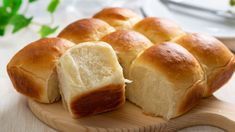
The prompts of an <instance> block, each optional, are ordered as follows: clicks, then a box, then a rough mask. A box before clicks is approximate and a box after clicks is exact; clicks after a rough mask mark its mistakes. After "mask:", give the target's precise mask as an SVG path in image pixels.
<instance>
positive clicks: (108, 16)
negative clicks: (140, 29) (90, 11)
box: [93, 7, 141, 29]
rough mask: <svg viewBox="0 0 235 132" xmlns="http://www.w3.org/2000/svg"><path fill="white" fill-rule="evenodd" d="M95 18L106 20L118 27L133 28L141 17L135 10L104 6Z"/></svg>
mask: <svg viewBox="0 0 235 132" xmlns="http://www.w3.org/2000/svg"><path fill="white" fill-rule="evenodd" d="M93 17H94V18H98V19H101V20H103V21H106V22H107V23H109V24H110V25H111V26H113V27H115V28H116V29H131V28H132V27H133V26H134V25H135V24H136V23H137V22H139V21H140V20H141V18H140V17H139V16H138V15H137V14H136V13H135V12H133V11H131V10H129V9H125V8H119V7H111V8H104V9H103V10H101V11H100V12H98V13H96V14H95V15H94V16H93Z"/></svg>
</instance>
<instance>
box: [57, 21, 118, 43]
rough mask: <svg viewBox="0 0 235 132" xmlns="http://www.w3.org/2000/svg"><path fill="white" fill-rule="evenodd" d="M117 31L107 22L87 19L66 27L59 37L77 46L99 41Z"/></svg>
mask: <svg viewBox="0 0 235 132" xmlns="http://www.w3.org/2000/svg"><path fill="white" fill-rule="evenodd" d="M114 30H115V29H114V28H113V27H112V26H110V25H109V24H107V23H106V22H105V21H102V20H99V19H95V18H87V19H81V20H78V21H75V22H73V23H71V24H69V25H68V26H67V27H65V28H64V29H63V30H62V31H61V32H60V33H59V35H58V37H59V38H65V39H67V40H70V41H72V42H74V43H76V44H78V43H81V42H87V41H98V40H100V39H101V38H102V37H103V36H105V35H106V34H109V33H111V32H113V31H114Z"/></svg>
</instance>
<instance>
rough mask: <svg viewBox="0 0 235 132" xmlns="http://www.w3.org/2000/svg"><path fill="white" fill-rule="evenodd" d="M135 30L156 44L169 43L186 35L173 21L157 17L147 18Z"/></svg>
mask: <svg viewBox="0 0 235 132" xmlns="http://www.w3.org/2000/svg"><path fill="white" fill-rule="evenodd" d="M133 29H134V30H135V31H137V32H140V33H141V34H143V35H145V36H146V37H147V38H148V39H150V40H151V41H152V42H153V43H154V44H159V43H162V42H165V41H169V40H171V39H174V38H176V37H179V36H181V35H183V34H185V33H184V31H183V30H182V29H181V28H180V27H179V26H178V25H177V24H176V23H174V22H173V21H170V20H167V19H163V18H156V17H147V18H145V19H143V20H141V21H140V22H138V23H137V24H136V25H135V26H134V27H133Z"/></svg>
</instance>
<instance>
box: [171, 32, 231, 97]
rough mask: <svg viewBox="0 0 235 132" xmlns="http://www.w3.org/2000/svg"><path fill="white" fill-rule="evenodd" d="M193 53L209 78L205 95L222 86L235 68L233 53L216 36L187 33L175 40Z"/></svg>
mask: <svg viewBox="0 0 235 132" xmlns="http://www.w3.org/2000/svg"><path fill="white" fill-rule="evenodd" d="M174 41H175V42H176V43H178V44H180V45H181V46H183V47H184V48H186V49H187V50H188V51H190V53H192V54H193V55H194V56H195V58H196V59H197V60H198V61H199V62H200V64H201V66H202V68H203V70H204V72H205V76H206V78H207V89H206V91H205V94H204V97H207V96H210V95H212V94H213V92H215V91H216V90H217V89H219V88H220V87H222V86H223V85H224V84H225V83H226V82H227V81H228V80H229V79H230V78H231V76H232V74H233V72H234V69H235V59H234V55H233V53H231V52H230V51H229V49H228V48H227V47H226V46H225V45H224V44H223V43H221V42H220V41H219V40H217V39H216V38H214V37H211V36H209V35H205V34H197V33H193V34H186V35H184V36H182V37H179V38H177V39H176V40H174Z"/></svg>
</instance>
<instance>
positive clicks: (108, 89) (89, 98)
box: [70, 84, 125, 118]
mask: <svg viewBox="0 0 235 132" xmlns="http://www.w3.org/2000/svg"><path fill="white" fill-rule="evenodd" d="M124 87H125V86H124V85H123V84H116V85H114V84H111V85H108V86H104V87H102V88H98V89H95V90H93V91H89V92H88V93H84V94H82V95H80V96H78V97H77V98H74V99H73V100H72V101H71V103H70V107H71V111H72V113H73V114H74V117H75V118H79V117H84V116H88V115H94V114H98V113H103V112H107V111H110V110H114V109H117V108H118V107H120V106H121V105H122V104H124V102H125V95H124V93H125V92H124Z"/></svg>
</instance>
